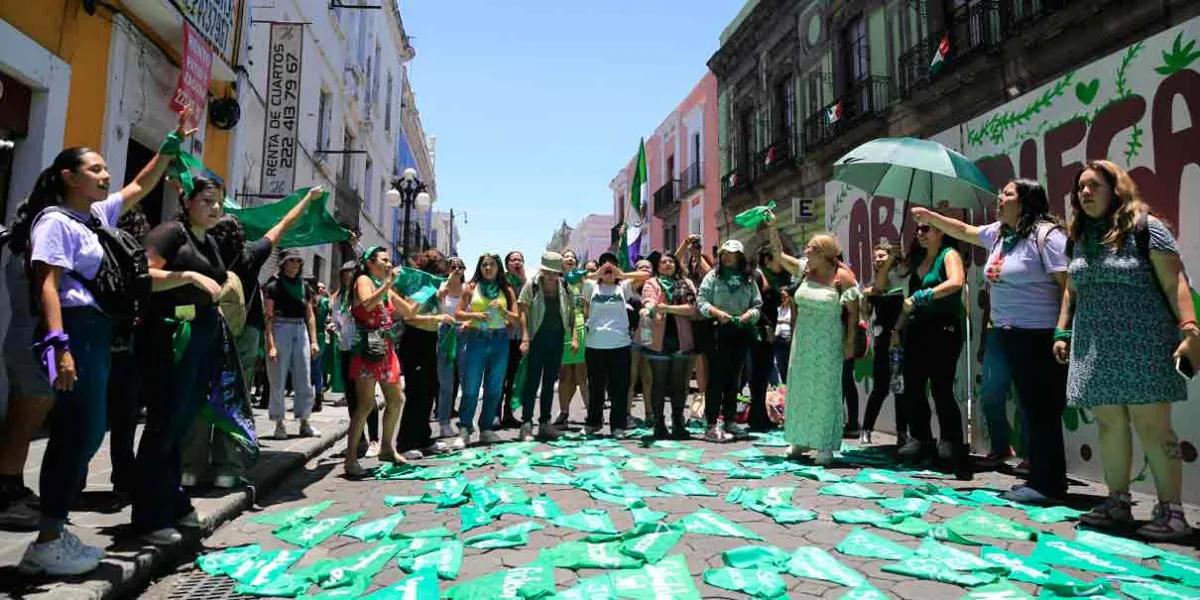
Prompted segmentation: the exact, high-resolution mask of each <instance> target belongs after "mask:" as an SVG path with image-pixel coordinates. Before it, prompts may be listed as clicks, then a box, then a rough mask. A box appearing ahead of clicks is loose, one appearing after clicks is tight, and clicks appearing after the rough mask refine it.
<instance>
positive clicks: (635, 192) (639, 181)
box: [629, 139, 646, 215]
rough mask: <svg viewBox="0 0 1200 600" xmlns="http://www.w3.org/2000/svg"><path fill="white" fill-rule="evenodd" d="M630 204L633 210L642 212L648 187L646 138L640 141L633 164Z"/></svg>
mask: <svg viewBox="0 0 1200 600" xmlns="http://www.w3.org/2000/svg"><path fill="white" fill-rule="evenodd" d="M630 187H631V188H632V189H630V191H629V204H630V206H633V211H634V212H636V213H638V214H639V215H640V214H642V201H643V199H644V197H645V190H644V189H643V188H645V187H646V140H644V139H642V140H639V141H638V155H637V162H636V163H635V164H634V166H633V180H632V181H631V183H630Z"/></svg>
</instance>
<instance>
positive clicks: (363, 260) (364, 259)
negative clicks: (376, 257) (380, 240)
mask: <svg viewBox="0 0 1200 600" xmlns="http://www.w3.org/2000/svg"><path fill="white" fill-rule="evenodd" d="M379 250H383V246H371V247H370V248H367V251H366V252H363V253H362V257H361V258H359V259H358V260H359V262H361V263H362V264H364V265H365V264H367V262H369V261H370V260H371V255H372V254H375V252H377V251H379Z"/></svg>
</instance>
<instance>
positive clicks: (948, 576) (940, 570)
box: [879, 556, 997, 587]
mask: <svg viewBox="0 0 1200 600" xmlns="http://www.w3.org/2000/svg"><path fill="white" fill-rule="evenodd" d="M879 569H880V570H881V571H886V572H888V573H897V574H899V575H908V576H909V577H916V578H917V579H927V580H929V581H940V582H942V583H950V584H953V585H961V586H964V587H976V586H980V585H987V584H989V583H993V582H995V581H996V579H997V577H996V576H995V575H992V574H990V573H960V572H958V571H955V570H954V569H951V568H950V565H947V564H946V563H944V562H942V561H940V560H938V559H936V558H926V557H920V556H913V557H909V558H906V559H904V560H902V561H900V562H898V563H892V564H886V565H883V566H882V567H880V568H879Z"/></svg>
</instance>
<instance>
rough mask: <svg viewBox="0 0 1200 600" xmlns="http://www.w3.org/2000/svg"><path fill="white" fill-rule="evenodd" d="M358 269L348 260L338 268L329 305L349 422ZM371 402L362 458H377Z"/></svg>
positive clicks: (353, 409) (375, 412) (354, 402)
mask: <svg viewBox="0 0 1200 600" xmlns="http://www.w3.org/2000/svg"><path fill="white" fill-rule="evenodd" d="M358 268H359V263H358V261H356V260H348V261H346V262H345V263H344V264H343V265H342V270H341V271H340V272H339V274H338V283H339V284H340V287H338V290H337V291H336V292H334V293H333V299H332V300H331V302H330V304H331V305H332V308H333V328H334V331H336V332H337V340H338V351H339V352H340V353H341V355H340V356H339V360H338V366H339V367H340V369H341V371H340V372H339V374H338V376H339V377H341V378H342V389H343V390H344V391H345V397H346V410H347V411H349V413H350V420H351V421H353V420H354V415H355V414H357V413H358V394H357V393H356V390H355V389H354V384H355V380H354V377H353V376H351V374H350V362H351V358H352V357H353V356H354V354H353V350H354V343H355V341H356V339H357V327H355V325H354V315H353V314H352V313H351V310H352V309H353V308H354V278H355V274H356V273H357V272H358ZM374 400H375V399H374V398H372V399H371V402H370V411H368V412H367V416H366V418H365V420H366V422H365V431H366V435H367V450H366V452H365V453H363V455H364V456H365V457H366V458H373V457H376V456H379V406H378V405H377V404H376V403H375V401H374Z"/></svg>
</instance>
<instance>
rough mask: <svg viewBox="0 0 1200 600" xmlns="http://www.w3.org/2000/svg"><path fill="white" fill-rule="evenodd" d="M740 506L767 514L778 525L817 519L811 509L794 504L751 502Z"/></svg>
mask: <svg viewBox="0 0 1200 600" xmlns="http://www.w3.org/2000/svg"><path fill="white" fill-rule="evenodd" d="M742 506H744V507H745V508H747V509H748V510H752V511H754V512H759V513H762V514H764V515H767V516H768V517H771V518H772V519H774V520H775V522H776V523H778V524H780V525H792V524H795V523H807V522H809V521H815V520H817V513H815V512H813V511H811V510H807V509H804V508H799V507H796V506H786V505H779V504H761V503H758V502H751V503H749V504H743V505H742Z"/></svg>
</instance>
